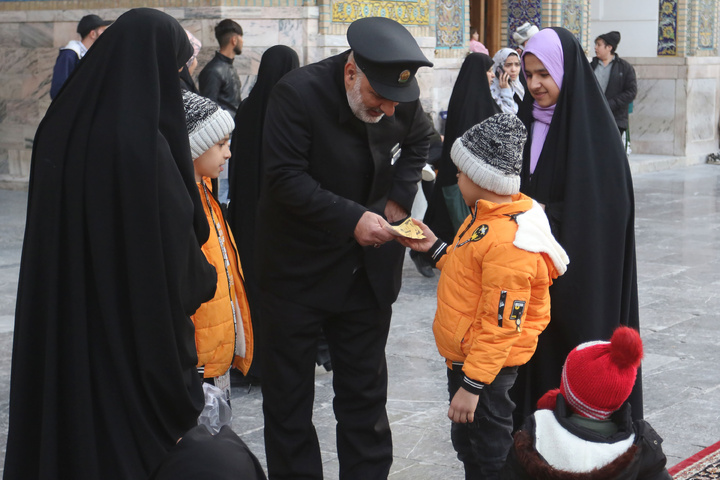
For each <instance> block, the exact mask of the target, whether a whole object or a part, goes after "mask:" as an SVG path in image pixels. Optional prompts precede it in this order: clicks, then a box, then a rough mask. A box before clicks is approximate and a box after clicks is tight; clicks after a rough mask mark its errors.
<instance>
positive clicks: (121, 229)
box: [5, 9, 216, 479]
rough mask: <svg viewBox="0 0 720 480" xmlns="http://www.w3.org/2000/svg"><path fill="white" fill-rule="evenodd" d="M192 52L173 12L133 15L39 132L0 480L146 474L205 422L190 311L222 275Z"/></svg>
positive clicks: (90, 59) (90, 57)
mask: <svg viewBox="0 0 720 480" xmlns="http://www.w3.org/2000/svg"><path fill="white" fill-rule="evenodd" d="M190 54H191V47H190V44H189V42H188V39H187V35H186V34H185V32H184V31H183V29H182V28H181V27H180V25H179V24H178V22H177V21H176V20H174V19H173V18H172V17H170V16H168V15H167V14H164V13H162V12H159V11H157V10H151V9H137V10H131V11H129V12H127V13H125V14H124V15H122V16H121V17H120V18H119V19H118V20H117V21H116V22H115V23H114V24H113V25H111V26H110V27H109V28H108V29H107V31H106V32H105V33H103V35H101V36H100V38H99V39H98V41H97V42H95V44H94V45H93V47H92V48H91V49H90V51H89V52H88V54H87V55H86V56H85V57H84V58H83V61H82V62H80V64H79V65H78V67H77V68H76V69H75V71H74V72H73V74H72V76H71V77H70V78H69V79H68V81H67V82H66V83H65V85H64V86H63V89H62V90H61V91H60V93H59V95H58V96H57V97H56V99H55V101H53V103H52V104H51V105H50V108H49V109H48V111H47V114H46V115H45V118H44V119H43V120H42V122H41V124H40V126H39V128H38V131H37V134H36V137H35V141H34V148H33V157H32V164H31V172H30V190H29V200H28V210H27V224H26V231H25V240H24V244H23V253H22V261H21V266H20V279H19V288H18V298H17V309H16V317H15V337H14V344H13V361H12V365H13V369H12V379H11V393H10V425H9V433H8V442H7V455H6V458H5V476H6V478H47V479H50V478H146V477H147V475H148V474H149V473H150V472H151V471H152V470H153V469H154V468H155V466H156V465H157V464H158V463H159V462H160V460H161V459H162V458H163V457H164V455H165V453H166V451H167V450H168V449H169V448H170V447H172V446H173V445H174V444H175V442H176V440H177V439H178V438H179V437H181V436H182V435H183V434H184V433H185V432H186V431H187V430H188V429H189V428H191V427H192V426H193V425H195V424H196V423H197V416H198V413H199V412H200V411H201V409H202V407H203V403H204V400H203V391H202V387H201V384H200V380H199V376H198V375H197V372H196V370H195V365H196V363H197V354H196V352H195V339H194V328H193V324H192V322H191V320H190V318H189V314H191V313H193V312H194V311H195V310H196V309H197V307H198V306H199V305H200V304H201V303H202V302H203V301H206V300H208V299H210V298H211V297H212V296H213V294H214V289H215V279H216V275H215V272H214V269H213V268H212V267H211V266H210V265H209V264H208V263H207V261H206V260H205V258H204V256H203V254H202V252H201V250H200V246H199V245H200V244H201V243H203V242H204V241H205V240H206V239H207V235H208V228H209V227H208V225H207V221H206V220H205V219H204V214H203V213H202V210H201V208H202V206H201V204H200V202H199V194H198V191H197V187H196V185H195V181H194V173H193V167H192V162H191V160H190V148H189V143H188V135H187V130H186V128H185V115H184V112H183V104H182V99H181V96H180V86H179V83H178V69H179V67H181V66H182V65H183V64H184V63H185V61H186V60H187V59H188V58H189V57H190ZM196 206H199V207H200V210H198V209H197V207H196ZM198 212H199V214H200V215H202V217H197V216H196V214H197V213H198ZM194 220H197V221H196V222H195V226H196V227H197V228H196V229H194V228H193V224H194ZM199 220H203V222H200V221H199ZM203 223H204V228H202V227H203Z"/></svg>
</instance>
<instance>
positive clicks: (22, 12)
mask: <svg viewBox="0 0 720 480" xmlns="http://www.w3.org/2000/svg"><path fill="white" fill-rule="evenodd" d="M593 1H600V0H593ZM188 4H192V5H193V6H192V7H188V6H187V5H188ZM719 4H720V2H717V1H716V0H658V8H659V12H660V16H659V22H658V39H659V40H658V55H659V57H658V58H652V59H647V58H645V59H635V60H636V61H637V64H636V69H637V71H638V78H639V88H640V94H639V95H638V99H636V101H635V113H633V115H632V116H631V131H632V132H633V136H634V137H633V142H634V151H636V152H638V153H664V154H668V153H672V154H679V153H678V152H694V153H693V154H695V153H697V152H700V151H704V150H709V151H716V150H717V148H718V138H717V126H718V118H717V117H718V107H720V100H718V98H719V96H720V86H719V85H718V82H719V80H717V79H718V78H720V58H718V23H719V21H718V18H719V16H720V5H719ZM140 5H142V6H155V7H158V8H161V9H163V10H164V11H166V12H167V13H169V14H170V15H172V16H174V17H175V18H177V19H178V20H179V21H180V23H181V24H182V25H183V26H184V27H185V28H187V29H188V30H190V31H191V32H192V33H193V34H194V35H195V36H196V37H198V38H199V39H200V40H201V41H202V42H203V49H202V51H201V53H200V56H199V61H200V65H199V68H198V72H199V71H200V70H201V69H202V67H203V66H204V65H205V64H206V63H207V61H208V60H209V59H210V58H211V57H212V56H213V55H214V52H215V50H216V48H217V46H216V41H215V38H214V35H213V27H214V25H215V23H216V22H217V21H218V20H219V19H222V18H232V19H234V20H236V21H238V22H239V23H240V24H241V25H242V26H243V29H244V31H245V46H244V49H243V54H242V55H241V56H239V57H237V58H236V60H235V66H236V68H237V69H238V72H239V73H240V77H241V80H242V82H243V97H245V96H247V94H248V92H249V91H250V89H251V87H252V85H253V83H254V80H255V75H256V73H257V69H258V65H259V62H260V57H261V55H262V53H263V52H264V51H265V50H266V49H267V48H268V47H270V46H272V45H275V44H279V43H280V44H285V45H290V46H292V47H293V48H295V50H296V51H297V52H298V55H299V57H300V61H301V64H307V63H311V62H314V61H318V60H320V59H322V58H325V57H327V56H329V55H334V54H336V53H339V52H341V51H343V50H345V49H346V48H347V41H346V39H345V32H346V30H347V26H348V25H349V23H350V22H351V21H352V20H354V19H355V18H358V17H361V16H366V14H367V13H370V14H375V13H385V14H387V15H388V16H391V17H393V18H396V19H398V20H399V21H401V22H402V23H405V24H406V26H407V28H408V30H410V31H411V32H412V33H413V35H414V36H415V38H416V40H417V41H418V44H419V45H420V47H421V48H422V49H423V52H424V53H425V55H426V56H427V57H428V58H429V59H431V60H432V61H433V62H434V63H435V67H434V68H433V69H427V68H423V69H421V70H420V71H419V72H418V81H419V82H420V86H421V91H422V101H423V106H424V107H425V108H426V110H427V111H429V112H431V113H433V114H434V115H435V116H437V113H438V112H440V111H442V110H445V109H446V108H447V102H448V99H449V97H450V93H451V92H452V87H453V85H454V82H455V79H456V78H457V72H458V70H459V68H460V65H461V63H462V60H463V58H464V56H465V54H466V52H467V34H468V32H467V28H468V25H467V24H466V23H467V13H468V9H469V0H394V1H374V0H114V1H110V0H105V1H99V0H98V1H92V0H91V1H79V0H66V1H56V0H46V1H43V0H36V1H4V0H0V65H2V67H0V186H8V182H10V183H9V184H10V185H22V184H23V182H26V181H27V176H28V171H29V165H30V154H31V149H32V139H33V137H34V135H35V129H36V128H37V125H38V123H39V121H40V119H41V118H42V116H43V115H44V112H45V110H46V109H47V107H48V105H49V104H50V98H49V95H48V92H49V88H50V79H51V75H52V67H53V65H54V63H55V58H56V56H57V51H58V48H60V47H61V46H63V45H65V44H66V43H67V41H68V40H70V39H74V38H76V33H75V28H76V25H77V21H78V19H79V18H80V17H82V16H83V15H85V14H88V13H96V14H99V15H100V16H101V17H103V18H107V19H115V18H117V17H118V16H119V15H121V14H122V13H123V12H124V11H126V10H127V9H128V8H130V7H134V6H140ZM588 8H589V1H588V0H502V12H503V13H502V14H503V18H505V19H506V20H504V21H503V26H502V35H503V38H506V39H507V41H508V42H511V33H512V31H514V29H515V28H516V27H517V26H518V25H520V24H522V23H524V22H525V21H531V22H533V23H535V24H538V25H539V26H540V27H547V26H555V25H560V26H563V27H565V28H568V29H570V30H571V31H573V32H574V33H575V34H576V35H577V36H578V38H579V40H580V41H581V43H582V44H583V45H585V46H586V48H587V49H588V53H589V52H592V49H591V48H590V47H591V45H590V43H591V39H588V35H589V31H590V28H589V22H590V20H589V17H590V15H589V10H588ZM665 27H668V28H670V30H665ZM685 55H688V56H693V57H694V58H682V57H683V56H685ZM667 56H669V57H670V58H667ZM673 57H678V58H673Z"/></svg>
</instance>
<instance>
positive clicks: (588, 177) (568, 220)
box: [510, 27, 642, 427]
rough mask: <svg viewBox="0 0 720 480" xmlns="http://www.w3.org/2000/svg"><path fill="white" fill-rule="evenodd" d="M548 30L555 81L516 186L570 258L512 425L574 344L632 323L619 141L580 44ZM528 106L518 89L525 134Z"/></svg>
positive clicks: (638, 413) (625, 170) (634, 312)
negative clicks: (559, 74) (550, 106)
mask: <svg viewBox="0 0 720 480" xmlns="http://www.w3.org/2000/svg"><path fill="white" fill-rule="evenodd" d="M552 28H553V30H555V31H556V32H557V34H558V36H559V38H560V41H561V44H562V49H563V58H564V77H563V82H562V88H561V90H560V95H559V98H558V101H557V104H556V106H555V112H554V114H553V117H552V121H551V123H550V128H549V130H548V133H547V138H546V139H545V143H544V144H543V147H542V152H541V153H540V158H539V160H538V163H537V167H536V168H535V172H534V173H533V174H532V175H531V174H530V149H531V146H532V145H531V144H532V136H530V137H529V138H528V141H527V143H526V145H525V151H524V156H523V170H522V173H521V184H520V191H521V192H523V193H525V194H526V195H528V196H530V197H532V198H533V199H535V200H537V201H538V202H540V203H542V204H543V205H545V213H546V215H547V216H548V220H549V221H550V226H551V228H552V231H553V235H554V236H555V238H556V239H557V241H558V242H559V243H560V245H562V247H563V248H564V249H565V251H566V252H567V254H568V257H569V258H570V264H569V265H568V270H567V272H566V273H565V274H564V275H563V276H562V277H560V278H558V279H557V280H556V281H555V282H554V283H553V284H552V286H550V301H551V320H550V323H549V324H548V327H547V329H546V330H545V331H544V332H543V333H542V335H540V337H539V339H538V346H537V350H536V351H535V355H533V357H532V358H531V359H530V361H529V362H528V363H527V364H526V365H523V366H522V367H520V368H519V369H518V378H517V380H516V382H515V385H514V386H513V388H512V389H511V391H510V397H511V398H512V399H513V401H514V402H515V404H516V405H517V409H516V414H515V419H516V423H515V425H516V427H517V426H519V425H520V424H521V423H522V421H523V420H524V419H525V417H527V416H528V415H530V414H531V413H532V412H533V411H534V410H535V403H536V402H537V401H538V399H539V398H540V397H541V396H542V395H543V394H545V392H547V391H548V390H551V389H553V388H556V387H557V386H558V385H559V384H560V373H561V372H562V366H563V363H564V362H565V358H566V357H567V354H568V353H570V351H571V350H572V349H573V348H575V347H576V346H577V345H579V344H581V343H583V342H588V341H591V340H607V339H609V338H610V337H611V336H612V333H613V332H614V331H615V329H616V328H617V327H618V326H619V325H625V326H629V327H632V328H635V329H639V312H638V290H637V270H636V260H635V199H634V193H633V185H632V177H631V174H630V166H629V164H628V159H627V155H626V154H625V148H624V147H623V145H622V142H621V141H620V135H619V134H618V132H617V126H616V125H615V121H614V120H613V118H612V115H611V113H610V110H609V109H608V107H607V102H606V101H605V98H604V96H603V94H602V92H601V91H600V88H599V87H598V83H597V80H596V79H595V75H594V73H593V71H592V70H591V68H590V64H589V63H588V61H587V59H586V58H585V55H584V53H583V50H582V47H581V46H580V44H579V42H578V41H577V39H576V38H575V37H574V36H573V35H572V34H571V33H570V32H569V31H567V30H565V29H563V28H559V27H552ZM532 108H533V97H532V96H531V95H526V96H525V100H524V101H523V105H521V108H520V112H518V116H519V117H520V119H521V120H522V121H523V122H524V123H525V125H526V126H527V128H528V132H532V122H533V117H532ZM641 378H642V376H641V374H640V373H638V376H637V379H636V383H635V389H634V391H633V394H632V395H631V397H630V403H631V404H632V406H633V418H636V419H639V418H642V396H641V395H642V391H641V383H642V381H641Z"/></svg>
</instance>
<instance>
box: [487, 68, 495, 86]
mask: <svg viewBox="0 0 720 480" xmlns="http://www.w3.org/2000/svg"><path fill="white" fill-rule="evenodd" d="M487 79H488V84H489V85H492V82H493V80H494V79H495V74H494V73H493V68H492V66H491V67H490V70H488V71H487Z"/></svg>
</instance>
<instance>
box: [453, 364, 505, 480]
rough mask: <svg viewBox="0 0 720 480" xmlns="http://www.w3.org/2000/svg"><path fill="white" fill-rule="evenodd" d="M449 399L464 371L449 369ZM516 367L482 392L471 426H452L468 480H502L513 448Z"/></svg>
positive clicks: (458, 368)
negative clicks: (506, 460)
mask: <svg viewBox="0 0 720 480" xmlns="http://www.w3.org/2000/svg"><path fill="white" fill-rule="evenodd" d="M447 375H448V392H449V393H450V400H451V401H452V398H453V396H454V395H455V393H456V392H457V391H458V389H459V388H460V385H461V384H462V380H463V372H462V368H461V367H459V366H457V367H456V369H455V370H451V369H448V372H447ZM516 377H517V367H506V368H503V369H501V370H500V373H498V375H497V377H495V380H494V381H493V382H492V383H491V384H490V385H485V387H484V388H483V389H482V392H481V393H480V399H479V400H478V404H477V408H476V409H475V419H474V420H473V422H472V423H453V424H452V426H451V427H450V438H451V439H452V444H453V447H454V448H455V451H456V452H457V456H458V459H459V460H460V461H461V462H463V465H464V466H465V479H466V480H494V479H499V478H500V477H499V474H500V470H502V468H503V466H504V465H505V458H506V457H507V454H508V453H509V452H510V447H512V442H513V438H512V427H513V421H512V412H513V410H515V404H514V403H513V402H512V400H510V396H509V395H508V390H510V387H512V386H513V384H514V383H515V378H516Z"/></svg>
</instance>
